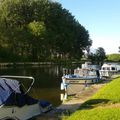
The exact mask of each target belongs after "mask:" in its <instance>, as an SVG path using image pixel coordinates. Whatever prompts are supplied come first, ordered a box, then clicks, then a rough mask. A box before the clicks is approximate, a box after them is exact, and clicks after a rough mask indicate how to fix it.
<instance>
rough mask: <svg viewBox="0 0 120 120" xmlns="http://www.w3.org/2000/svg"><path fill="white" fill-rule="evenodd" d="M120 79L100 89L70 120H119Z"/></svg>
mask: <svg viewBox="0 0 120 120" xmlns="http://www.w3.org/2000/svg"><path fill="white" fill-rule="evenodd" d="M119 93H120V77H119V78H117V79H114V80H113V81H112V82H110V83H108V84H107V85H105V86H104V87H103V88H102V89H100V90H99V91H98V92H97V93H96V94H95V95H94V96H93V97H92V98H91V99H89V100H88V101H86V102H85V103H83V104H82V105H81V107H80V108H79V110H77V111H76V112H75V113H74V114H73V115H71V117H69V118H68V120H119V119H120V94H119Z"/></svg>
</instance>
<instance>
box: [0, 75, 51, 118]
mask: <svg viewBox="0 0 120 120" xmlns="http://www.w3.org/2000/svg"><path fill="white" fill-rule="evenodd" d="M21 78H22V79H31V80H32V83H31V84H30V86H29V88H28V89H27V90H26V91H23V86H24V85H23V84H22V83H21V82H19V81H18V80H16V79H21ZM33 83H34V78H33V77H27V76H0V120H27V119H30V118H32V117H34V116H37V115H40V114H42V113H45V112H47V111H50V110H51V109H52V104H51V103H49V102H47V101H41V100H37V99H34V98H32V97H30V96H28V94H27V93H28V92H29V91H30V89H31V87H32V86H33Z"/></svg>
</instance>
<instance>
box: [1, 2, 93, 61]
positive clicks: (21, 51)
mask: <svg viewBox="0 0 120 120" xmlns="http://www.w3.org/2000/svg"><path fill="white" fill-rule="evenodd" d="M91 44H92V42H91V40H90V39H89V33H88V31H87V30H86V29H85V27H83V26H82V25H81V24H80V23H79V22H78V21H77V20H76V19H75V18H74V16H73V15H72V14H71V13H70V12H69V11H68V10H66V9H65V8H63V7H62V6H61V4H59V3H58V2H52V1H50V0H1V1H0V60H6V61H7V60H8V59H9V60H12V61H13V60H14V61H40V60H45V59H46V60H47V59H53V58H56V57H59V58H61V59H62V58H66V59H68V58H70V59H72V58H77V59H80V58H81V56H82V55H83V50H87V48H88V47H89V46H91ZM4 53H6V54H8V56H4V55H3V54H4Z"/></svg>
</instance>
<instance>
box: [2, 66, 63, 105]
mask: <svg viewBox="0 0 120 120" xmlns="http://www.w3.org/2000/svg"><path fill="white" fill-rule="evenodd" d="M0 75H20V76H21V75H23V76H33V77H34V78H35V79H36V81H35V83H34V86H33V88H32V90H31V92H30V95H31V96H33V97H34V98H37V99H42V100H48V101H50V102H51V103H52V104H53V105H54V106H58V105H60V104H61V101H60V93H61V91H60V83H61V76H62V67H61V66H58V65H52V66H50V65H41V66H39V67H37V68H36V67H34V68H31V67H26V68H24V67H22V68H4V69H0ZM28 82H30V81H28V80H26V81H25V84H28Z"/></svg>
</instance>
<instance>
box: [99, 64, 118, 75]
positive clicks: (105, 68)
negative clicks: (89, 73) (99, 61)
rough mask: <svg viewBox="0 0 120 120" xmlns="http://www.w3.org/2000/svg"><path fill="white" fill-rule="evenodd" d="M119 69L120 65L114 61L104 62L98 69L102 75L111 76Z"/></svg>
mask: <svg viewBox="0 0 120 120" xmlns="http://www.w3.org/2000/svg"><path fill="white" fill-rule="evenodd" d="M119 71H120V65H119V64H115V63H104V64H103V65H102V67H101V70H100V75H101V76H102V77H112V76H113V75H115V74H117V73H118V72H119Z"/></svg>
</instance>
